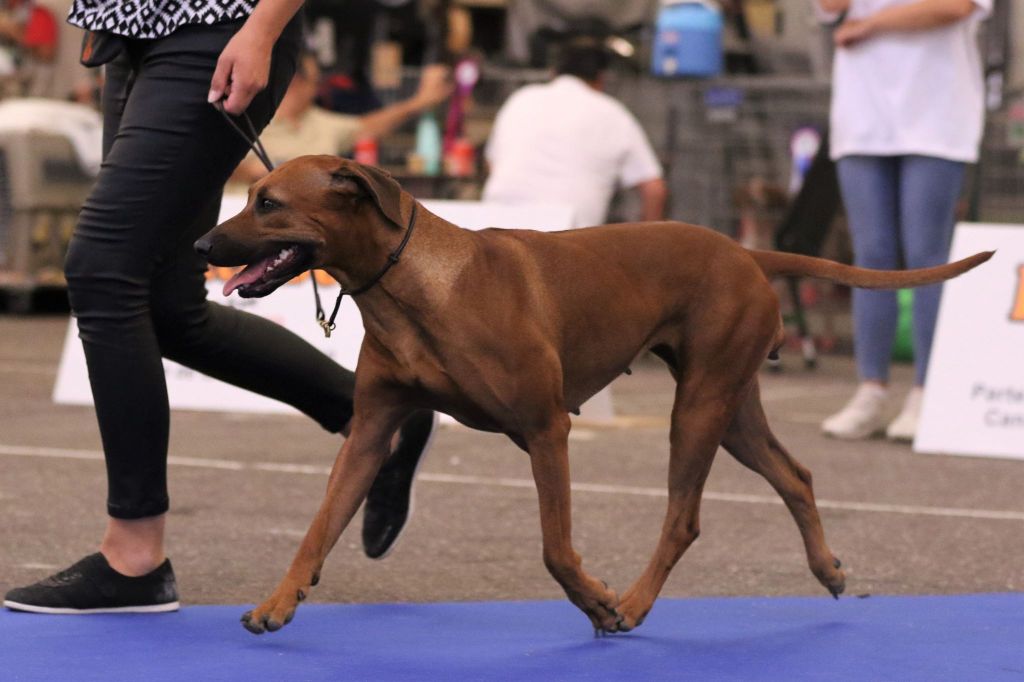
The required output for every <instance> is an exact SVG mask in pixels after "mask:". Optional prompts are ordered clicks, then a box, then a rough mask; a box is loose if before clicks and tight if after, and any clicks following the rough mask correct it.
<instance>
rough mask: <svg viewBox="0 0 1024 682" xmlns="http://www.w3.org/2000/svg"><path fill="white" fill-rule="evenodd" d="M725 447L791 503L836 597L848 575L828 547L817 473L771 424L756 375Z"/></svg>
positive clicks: (811, 561)
mask: <svg viewBox="0 0 1024 682" xmlns="http://www.w3.org/2000/svg"><path fill="white" fill-rule="evenodd" d="M722 445H723V446H724V447H725V449H726V450H728V451H729V453H730V454H732V456H733V457H735V458H736V459H737V460H739V461H740V462H741V463H742V464H743V465H745V466H747V467H749V468H750V469H752V470H753V471H756V472H757V473H759V474H761V475H762V476H764V477H765V479H766V480H767V481H768V482H769V483H770V484H771V486H772V487H773V488H775V491H776V492H778V493H779V496H780V497H782V500H783V501H784V502H785V503H786V506H787V507H788V508H789V511H790V513H791V514H792V515H793V519H794V520H795V521H796V525H797V527H798V528H799V529H800V534H801V536H803V541H804V548H805V549H806V551H807V563H808V565H809V566H810V568H811V572H813V573H814V575H815V577H817V578H818V580H819V581H820V582H821V584H822V585H824V586H825V588H826V589H828V591H829V592H831V593H832V595H833V596H834V597H836V598H838V597H839V594H840V593H841V592H842V591H843V588H844V586H845V581H846V578H845V576H844V575H843V571H842V570H840V568H839V566H840V564H839V560H838V559H836V558H835V557H834V556H833V554H832V552H831V550H830V549H829V548H828V545H826V544H825V531H824V529H823V528H822V525H821V518H820V517H819V516H818V508H817V506H816V505H815V503H814V491H813V490H812V488H811V472H810V471H808V470H807V469H806V468H804V467H803V466H801V464H800V463H799V462H797V461H796V460H795V459H793V458H792V457H791V456H790V454H789V453H788V452H786V449H785V448H784V447H782V444H781V443H779V441H778V439H776V438H775V435H774V434H773V433H772V432H771V429H770V428H769V427H768V421H767V419H765V415H764V409H763V408H762V407H761V395H760V390H759V387H758V384H757V379H756V378H755V379H754V380H753V382H752V385H751V387H750V390H749V391H748V392H747V396H746V399H745V400H744V401H743V403H742V404H741V406H740V408H739V409H738V410H737V412H736V416H735V417H734V418H733V421H732V424H730V425H729V430H728V432H727V433H726V435H725V438H724V439H723V441H722Z"/></svg>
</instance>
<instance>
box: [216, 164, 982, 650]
mask: <svg viewBox="0 0 1024 682" xmlns="http://www.w3.org/2000/svg"><path fill="white" fill-rule="evenodd" d="M403 239H407V248H406V249H405V250H404V252H402V253H401V261H400V262H399V263H397V265H395V267H393V268H391V269H390V270H389V271H387V274H386V276H384V277H382V278H381V279H380V280H379V282H377V283H376V285H375V286H372V288H370V289H369V290H367V291H365V293H362V294H361V295H359V296H358V297H357V298H356V299H355V300H356V303H357V305H358V306H359V310H360V313H361V314H362V317H363V325H364V327H365V330H366V336H365V339H364V341H363V345H362V349H361V352H360V356H359V365H358V372H357V374H356V394H355V405H356V410H355V416H354V417H353V420H352V423H351V435H350V436H349V438H348V439H347V440H346V441H345V443H344V445H343V446H342V448H341V451H340V452H339V454H338V457H337V460H336V462H335V464H334V467H333V469H332V471H331V475H330V480H329V482H328V488H327V495H326V498H325V499H324V501H323V504H322V505H321V507H320V510H319V512H318V513H317V515H316V518H315V519H314V520H313V523H312V525H311V526H310V529H309V531H308V532H307V533H306V537H305V539H304V540H303V541H302V545H301V546H300V548H299V550H298V554H297V555H296V557H295V559H294V561H293V562H292V564H291V567H290V568H289V570H288V572H287V574H286V575H285V577H284V579H283V580H282V581H281V583H280V584H279V585H278V587H277V589H276V590H275V591H274V593H273V594H272V595H271V596H270V598H269V599H267V600H266V601H265V602H264V603H263V604H261V605H260V606H259V607H257V608H256V609H254V610H253V611H250V612H249V613H246V614H245V615H244V616H243V618H242V620H243V623H244V625H245V627H246V628H247V629H249V630H250V631H251V632H254V633H261V632H264V631H266V630H271V631H272V630H277V629H279V628H281V627H282V626H284V625H285V624H287V623H288V622H289V621H290V620H291V619H292V616H293V615H294V613H295V608H296V606H297V605H298V603H299V602H300V601H302V600H303V599H305V598H306V595H307V594H308V593H309V590H310V587H311V586H313V585H316V584H317V580H318V578H319V574H320V568H321V566H322V565H323V563H324V560H325V559H326V558H327V554H328V552H330V550H331V548H332V547H333V546H334V543H335V542H336V541H337V539H338V537H339V535H340V534H341V532H342V531H343V530H344V528H345V526H346V525H347V524H348V523H349V521H350V520H351V519H352V516H353V515H354V514H355V513H356V510H357V509H358V508H359V505H360V503H361V502H362V501H363V498H364V497H365V496H366V494H367V490H368V489H369V487H370V483H371V482H372V481H373V478H374V476H375V474H376V472H377V469H378V468H379V467H380V465H381V463H382V462H383V461H384V459H385V458H386V457H387V456H388V452H389V443H390V439H391V436H392V433H393V432H394V431H395V429H396V428H397V427H398V426H399V425H400V424H401V423H402V421H403V420H404V419H405V417H406V416H407V415H408V414H409V413H410V412H411V411H412V410H415V409H418V408H429V409H433V410H439V411H442V412H446V413H448V414H450V415H452V416H453V417H455V418H456V419H458V420H459V421H460V422H462V423H464V424H467V425H469V426H471V427H474V428H477V429H482V430H485V431H496V432H501V433H504V434H506V435H507V436H508V437H509V438H511V439H512V441H513V442H515V443H516V444H517V445H518V446H519V447H520V448H522V449H523V450H525V451H526V452H528V453H529V455H530V461H531V465H532V468H533V475H534V480H535V483H536V485H537V493H538V497H539V500H540V513H541V529H542V535H543V543H544V564H545V566H547V568H548V570H549V571H550V572H551V575H552V576H553V577H554V578H555V580H557V581H558V583H559V584H560V585H561V586H562V587H563V588H564V589H565V592H566V594H567V595H568V597H569V599H570V600H571V601H572V602H573V603H574V604H576V606H578V607H579V608H580V609H581V610H582V611H583V612H584V613H586V614H587V616H588V617H589V618H590V620H591V622H592V623H593V626H594V628H595V629H596V630H598V631H603V632H622V631H627V630H630V629H631V628H634V627H636V626H637V625H639V624H640V623H641V622H643V619H644V617H645V616H646V615H647V612H648V611H650V609H651V606H652V605H653V604H654V600H655V598H656V597H657V595H658V592H659V591H660V590H661V588H662V585H663V584H664V583H665V580H666V578H667V577H668V575H669V572H670V571H671V570H672V567H673V566H674V565H675V564H676V562H677V561H678V560H679V558H680V556H682V554H683V552H684V551H685V550H686V548H687V547H688V546H689V545H690V543H692V542H693V541H694V539H696V537H697V534H698V532H699V521H698V512H699V507H700V498H701V492H702V489H703V486H704V480H705V478H706V477H707V475H708V471H709V469H710V467H711V461H712V459H713V458H714V455H715V452H716V450H717V449H718V446H719V445H723V446H724V447H725V448H726V450H728V451H729V452H730V453H731V454H732V455H733V456H734V457H736V458H737V459H738V460H739V461H740V462H742V463H743V464H745V465H746V466H748V467H749V468H751V469H753V470H754V471H756V472H758V473H759V474H761V475H762V476H764V477H765V478H766V479H767V480H768V482H769V483H771V485H772V486H773V487H774V488H775V490H776V491H778V493H779V495H780V496H781V497H782V499H783V500H784V501H785V503H786V506H788V507H789V510H790V512H791V513H792V515H793V517H794V519H795V520H796V523H797V526H798V527H799V529H800V533H801V535H802V536H803V541H804V546H805V548H806V551H807V559H808V563H809V564H810V568H811V571H812V572H813V573H814V575H815V576H816V577H817V578H818V580H819V581H820V582H821V583H822V584H823V585H824V586H825V587H826V588H827V589H828V590H829V591H830V592H831V593H832V594H833V595H838V594H839V593H840V592H842V591H843V587H844V576H843V572H842V571H841V570H840V564H839V561H838V560H837V559H836V558H835V557H834V556H833V555H832V552H831V551H830V550H829V548H828V546H827V545H826V544H825V535H824V531H823V530H822V526H821V521H820V519H819V518H818V511H817V508H816V507H815V503H814V494H813V493H812V491H811V475H810V473H809V472H808V471H807V470H806V469H805V468H804V467H802V466H801V465H800V464H799V463H797V462H796V461H795V460H794V459H793V458H792V457H790V455H789V454H788V453H787V452H786V450H785V449H784V448H783V447H782V445H781V444H780V443H779V442H778V440H776V438H775V437H774V436H773V435H772V433H771V431H770V430H769V428H768V424H767V423H766V421H765V416H764V413H763V411H762V409H761V403H760V398H759V392H758V383H757V373H758V368H759V366H760V365H761V363H762V361H764V359H765V358H766V357H767V356H768V355H770V354H772V353H774V352H775V351H776V350H777V349H778V348H779V346H780V345H781V344H782V340H783V332H782V323H781V319H780V316H779V307H778V302H777V300H776V297H775V294H774V293H773V291H772V288H771V286H770V285H769V278H770V277H773V276H776V275H800V276H811V277H823V278H827V279H830V280H834V281H838V282H842V283H844V284H848V285H851V286H860V287H886V288H894V287H907V286H918V285H921V284H929V283H932V282H939V281H941V280H945V279H948V278H950V277H954V276H956V275H958V274H960V273H962V272H966V271H967V270H969V269H971V268H973V267H974V266H976V265H978V264H979V263H982V262H984V261H985V260H987V259H988V258H989V257H990V256H991V254H990V253H983V254H978V255H975V256H972V257H971V258H968V259H965V260H962V261H959V262H957V263H952V264H950V265H943V266H940V267H935V268H928V269H923V270H911V271H902V272H880V271H871V270H863V269H858V268H854V267H849V266H845V265H841V264H838V263H834V262H831V261H827V260H823V259H818V258H810V257H805V256H797V255H791V254H783V253H769V252H757V251H747V250H746V249H743V248H741V247H740V246H738V245H737V244H735V243H734V242H733V241H732V240H730V239H728V238H727V237H725V236H723V235H721V234H718V233H716V232H714V231H712V230H709V229H705V228H701V227H696V226H693V225H685V224H682V223H670V222H661V223H637V224H624V225H606V226H602V227H595V228H590V229H584V230H573V231H569V232H561V233H550V234H546V233H540V232H533V231H530V230H499V229H488V230H483V231H480V232H471V231H469V230H464V229H461V228H459V227H456V226H455V225H452V224H451V223H448V222H446V221H444V220H442V219H441V218H439V217H437V216H435V215H433V214H431V213H430V212H429V211H427V210H426V209H425V208H423V207H422V206H418V205H417V202H416V201H415V199H413V198H412V197H411V196H410V195H409V194H407V193H405V192H403V191H402V189H401V188H400V187H399V186H398V184H397V183H396V182H395V181H394V180H393V179H392V178H391V177H390V176H388V175H387V174H386V173H383V172H382V171H379V170H377V169H374V168H370V167H363V166H360V165H358V164H356V163H352V162H349V161H344V160H341V159H338V158H336V157H332V156H307V157H302V158H299V159H295V160H294V161H291V162H289V163H286V164H284V165H282V166H281V167H280V168H279V169H277V170H276V171H274V172H273V173H271V174H270V175H268V176H267V177H266V178H264V179H263V180H261V181H259V182H258V183H256V184H255V185H254V186H253V187H252V189H251V190H250V197H249V203H248V205H247V206H246V208H245V210H244V211H242V213H240V214H239V215H238V216H236V217H234V218H232V219H231V220H228V221H227V222H225V223H223V224H222V225H219V226H218V227H216V228H214V229H213V230H212V231H211V232H209V233H208V234H207V235H205V236H204V237H203V238H202V239H200V240H199V241H198V242H196V248H197V249H198V250H199V252H200V253H203V254H205V255H206V256H207V257H208V258H209V260H210V262H211V263H213V264H215V265H223V266H235V265H248V266H249V267H248V268H247V269H246V270H244V271H243V272H242V273H241V274H239V275H237V276H236V277H235V278H233V279H232V280H231V281H229V282H228V284H227V285H226V286H225V293H230V292H231V291H232V290H235V289H237V290H238V291H239V294H240V295H242V296H265V295H267V294H269V293H270V292H272V291H273V290H274V289H276V288H277V287H278V286H280V285H281V284H283V283H284V282H287V281H288V280H289V279H291V278H292V277H293V276H295V275H296V274H298V273H300V272H302V271H304V270H306V269H309V268H312V267H316V268H323V269H324V270H326V271H327V272H328V273H330V274H331V275H332V276H333V277H334V278H335V279H337V280H338V282H340V283H341V285H342V286H343V287H344V288H346V289H360V288H362V287H363V286H365V285H367V284H368V283H371V282H373V280H374V278H375V277H377V276H378V275H379V274H380V273H381V272H382V271H383V270H384V269H385V266H386V265H387V264H388V263H389V255H391V256H394V254H395V251H396V250H398V247H399V244H401V243H402V242H403ZM396 258H397V257H396ZM648 349H650V350H651V351H652V352H654V353H655V354H656V355H657V356H658V357H660V358H661V359H662V360H664V361H665V363H666V364H667V365H668V367H669V370H670V371H671V372H672V375H673V376H674V377H675V379H676V381H677V388H676V397H675V405H674V406H673V408H672V428H671V434H670V445H671V459H670V464H669V502H668V513H667V515H666V517H665V522H664V525H663V526H662V531H661V537H660V539H659V542H658V546H657V549H656V550H655V553H654V556H653V557H652V558H651V561H650V563H649V564H648V566H647V568H646V570H645V571H644V573H643V574H642V575H641V576H640V578H639V579H638V580H637V581H636V582H635V583H634V584H633V585H632V586H631V587H630V588H629V589H628V590H627V591H626V592H625V594H623V595H622V597H621V599H620V598H619V597H618V596H616V593H615V592H613V591H612V590H611V589H609V588H608V586H607V585H605V584H604V583H602V582H601V581H600V580H597V579H595V578H593V577H591V576H590V575H588V574H587V573H586V572H584V570H583V568H582V565H581V560H580V556H579V555H578V554H577V553H576V552H575V551H574V550H573V546H572V540H571V533H570V529H571V518H570V504H569V465H568V444H567V437H568V434H569V428H570V421H569V416H568V413H569V412H570V411H572V410H574V409H576V408H578V407H579V405H580V404H581V403H583V402H584V401H585V400H586V399H587V398H589V397H590V396H592V395H593V394H594V393H596V392H597V391H598V390H600V389H601V388H602V387H604V386H605V385H607V384H608V383H609V382H611V381H612V380H613V379H614V378H615V377H617V376H618V375H619V374H621V373H622V372H623V371H624V370H626V369H627V368H628V366H629V364H630V362H632V361H633V360H634V359H635V358H636V357H637V356H638V355H639V354H640V353H642V352H644V351H645V350H648Z"/></svg>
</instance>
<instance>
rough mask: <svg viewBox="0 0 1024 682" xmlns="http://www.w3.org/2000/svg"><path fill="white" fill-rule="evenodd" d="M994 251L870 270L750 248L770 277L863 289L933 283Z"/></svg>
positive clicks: (970, 265) (823, 259)
mask: <svg viewBox="0 0 1024 682" xmlns="http://www.w3.org/2000/svg"><path fill="white" fill-rule="evenodd" d="M994 253H995V251H982V252H981V253H976V254H974V255H973V256H968V257H967V258H964V259H963V260H958V261H956V262H955V263H947V264H946V265H937V266H935V267H932V268H919V269H916V270H869V269H867V268H858V267H855V266H852V265H843V264H842V263H836V262H835V261H830V260H826V259H825V258H815V257H814V256H802V255H800V254H796V253H784V252H782V251H751V252H750V255H751V256H753V257H754V260H755V261H757V264H758V265H760V266H761V270H762V271H764V274H765V275H766V276H768V278H769V279H770V278H772V277H779V276H798V277H819V278H821V279H827V280H831V281H833V282H839V283H840V284H845V285H847V286H851V287H861V288H863V289H904V288H907V287H919V286H922V285H924V284H934V283H935V282H942V281H944V280H947V279H951V278H953V277H956V276H957V275H962V274H963V273H965V272H967V271H968V270H970V269H972V268H974V267H977V266H978V265H981V264H982V263H984V262H985V261H987V260H988V259H989V258H991V257H992V254H994Z"/></svg>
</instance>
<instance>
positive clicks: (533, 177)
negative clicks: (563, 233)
mask: <svg viewBox="0 0 1024 682" xmlns="http://www.w3.org/2000/svg"><path fill="white" fill-rule="evenodd" d="M608 61H609V57H608V54H607V53H606V52H605V51H604V50H603V49H602V48H600V47H598V46H597V45H595V44H592V43H574V44H570V45H569V46H567V47H566V48H565V49H564V50H563V51H562V54H561V57H560V60H559V63H558V66H557V68H556V72H557V75H556V77H555V78H554V79H553V80H552V81H550V82H548V83H544V84H535V85H527V86H525V87H523V88H520V89H519V90H517V91H516V92H515V93H513V94H512V96H511V97H509V98H508V100H507V101H506V102H505V104H504V105H503V106H502V107H501V110H500V111H499V112H498V115H497V117H496V119H495V121H494V128H493V130H492V131H491V136H490V139H489V140H488V143H487V149H486V159H487V162H488V164H489V167H490V176H489V177H488V179H487V182H486V184H485V185H484V190H483V198H484V200H485V201H504V202H522V201H551V202H563V203H565V202H567V203H570V204H571V205H572V206H573V210H574V218H573V223H574V225H575V226H576V227H586V226H590V225H599V224H601V223H603V222H605V220H606V218H607V215H608V205H609V203H610V202H611V199H612V196H613V194H614V193H615V190H616V189H617V188H620V187H621V188H633V189H635V190H636V191H638V192H639V193H640V197H641V203H642V209H641V212H642V215H641V219H642V220H660V219H662V218H663V217H664V212H665V199H666V197H667V195H668V192H667V190H666V187H665V181H664V179H663V178H662V168H661V164H660V163H659V162H658V159H657V157H656V156H655V154H654V150H653V149H652V148H651V144H650V142H649V141H648V139H647V136H646V135H645V134H644V131H643V129H642V128H641V127H640V124H639V123H638V122H637V120H636V118H634V116H633V115H632V114H631V113H630V112H629V110H628V109H627V108H626V107H625V106H624V105H623V104H622V103H621V102H619V101H618V100H616V99H614V98H613V97H611V96H610V95H607V94H605V93H604V92H603V89H604V73H605V71H606V69H607V67H608Z"/></svg>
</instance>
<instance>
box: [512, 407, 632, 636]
mask: <svg viewBox="0 0 1024 682" xmlns="http://www.w3.org/2000/svg"><path fill="white" fill-rule="evenodd" d="M546 421H547V424H546V425H545V426H544V427H542V428H539V429H537V430H535V431H533V432H532V433H528V434H525V435H524V436H523V439H524V440H525V444H526V446H527V451H528V452H529V453H530V466H531V467H532V468H533V479H534V482H535V483H536V485H537V498H538V501H539V503H540V522H541V534H542V536H543V541H544V565H545V566H546V567H547V569H548V572H550V573H551V576H552V577H553V578H554V579H555V580H556V581H558V584H559V585H561V586H562V589H564V590H565V594H566V596H568V597H569V601H571V602H572V603H573V604H575V605H576V606H577V607H579V609H580V610H582V611H583V612H584V613H585V614H587V617H588V618H590V622H591V623H592V624H593V626H594V631H595V632H613V631H615V630H616V629H617V626H618V623H619V620H620V619H619V614H618V612H617V611H616V610H615V607H616V604H617V603H618V598H617V597H616V595H615V592H613V591H612V590H610V589H608V586H607V585H606V584H604V583H603V582H601V581H600V580H597V579H595V578H593V577H591V576H589V575H587V573H586V572H584V570H583V566H582V560H581V559H580V555H579V554H577V553H576V551H575V550H574V549H573V547H572V505H571V500H570V491H569V441H568V438H569V429H570V427H571V424H570V422H569V415H568V414H566V413H565V412H559V411H557V410H556V411H555V412H554V413H553V414H552V416H551V417H550V419H547V420H546Z"/></svg>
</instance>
